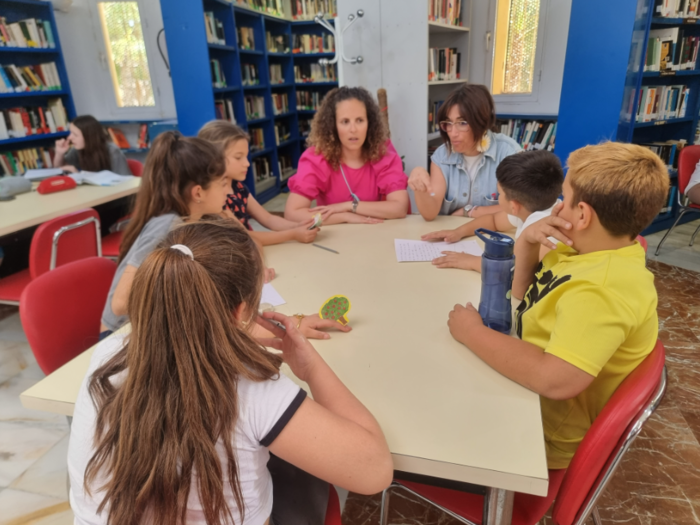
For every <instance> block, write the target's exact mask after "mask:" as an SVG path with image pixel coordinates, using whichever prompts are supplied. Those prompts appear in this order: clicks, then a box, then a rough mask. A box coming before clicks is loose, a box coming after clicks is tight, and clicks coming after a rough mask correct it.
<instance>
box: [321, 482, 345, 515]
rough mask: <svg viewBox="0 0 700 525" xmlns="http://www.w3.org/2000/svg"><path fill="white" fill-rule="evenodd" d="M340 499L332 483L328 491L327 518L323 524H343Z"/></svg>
mask: <svg viewBox="0 0 700 525" xmlns="http://www.w3.org/2000/svg"><path fill="white" fill-rule="evenodd" d="M340 514H341V512H340V499H339V498H338V493H337V492H336V490H335V487H334V486H333V485H330V490H329V491H328V506H327V507H326V519H325V520H324V521H323V525H343V522H342V521H341V519H340V518H341V515H340Z"/></svg>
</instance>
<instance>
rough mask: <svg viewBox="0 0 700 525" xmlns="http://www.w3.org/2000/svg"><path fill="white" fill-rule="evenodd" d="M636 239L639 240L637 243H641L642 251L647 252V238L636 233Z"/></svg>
mask: <svg viewBox="0 0 700 525" xmlns="http://www.w3.org/2000/svg"><path fill="white" fill-rule="evenodd" d="M637 241H639V244H641V245H642V248H644V253H646V252H647V248H649V245H648V244H647V240H646V239H645V238H644V237H642V236H641V235H637Z"/></svg>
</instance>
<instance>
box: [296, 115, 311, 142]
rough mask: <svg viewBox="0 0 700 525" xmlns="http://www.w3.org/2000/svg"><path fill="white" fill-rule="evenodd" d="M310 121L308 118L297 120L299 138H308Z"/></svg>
mask: <svg viewBox="0 0 700 525" xmlns="http://www.w3.org/2000/svg"><path fill="white" fill-rule="evenodd" d="M311 121H312V119H310V118H300V119H299V136H300V137H304V138H306V137H308V136H309V133H311Z"/></svg>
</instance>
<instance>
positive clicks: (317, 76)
mask: <svg viewBox="0 0 700 525" xmlns="http://www.w3.org/2000/svg"><path fill="white" fill-rule="evenodd" d="M337 80H338V78H337V77H336V75H335V64H323V65H321V64H295V65H294V82H296V83H303V82H336V81H337Z"/></svg>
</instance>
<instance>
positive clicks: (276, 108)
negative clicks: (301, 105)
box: [272, 93, 289, 115]
mask: <svg viewBox="0 0 700 525" xmlns="http://www.w3.org/2000/svg"><path fill="white" fill-rule="evenodd" d="M272 111H273V113H274V114H275V115H283V114H285V113H289V95H288V94H287V93H273V94H272Z"/></svg>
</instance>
